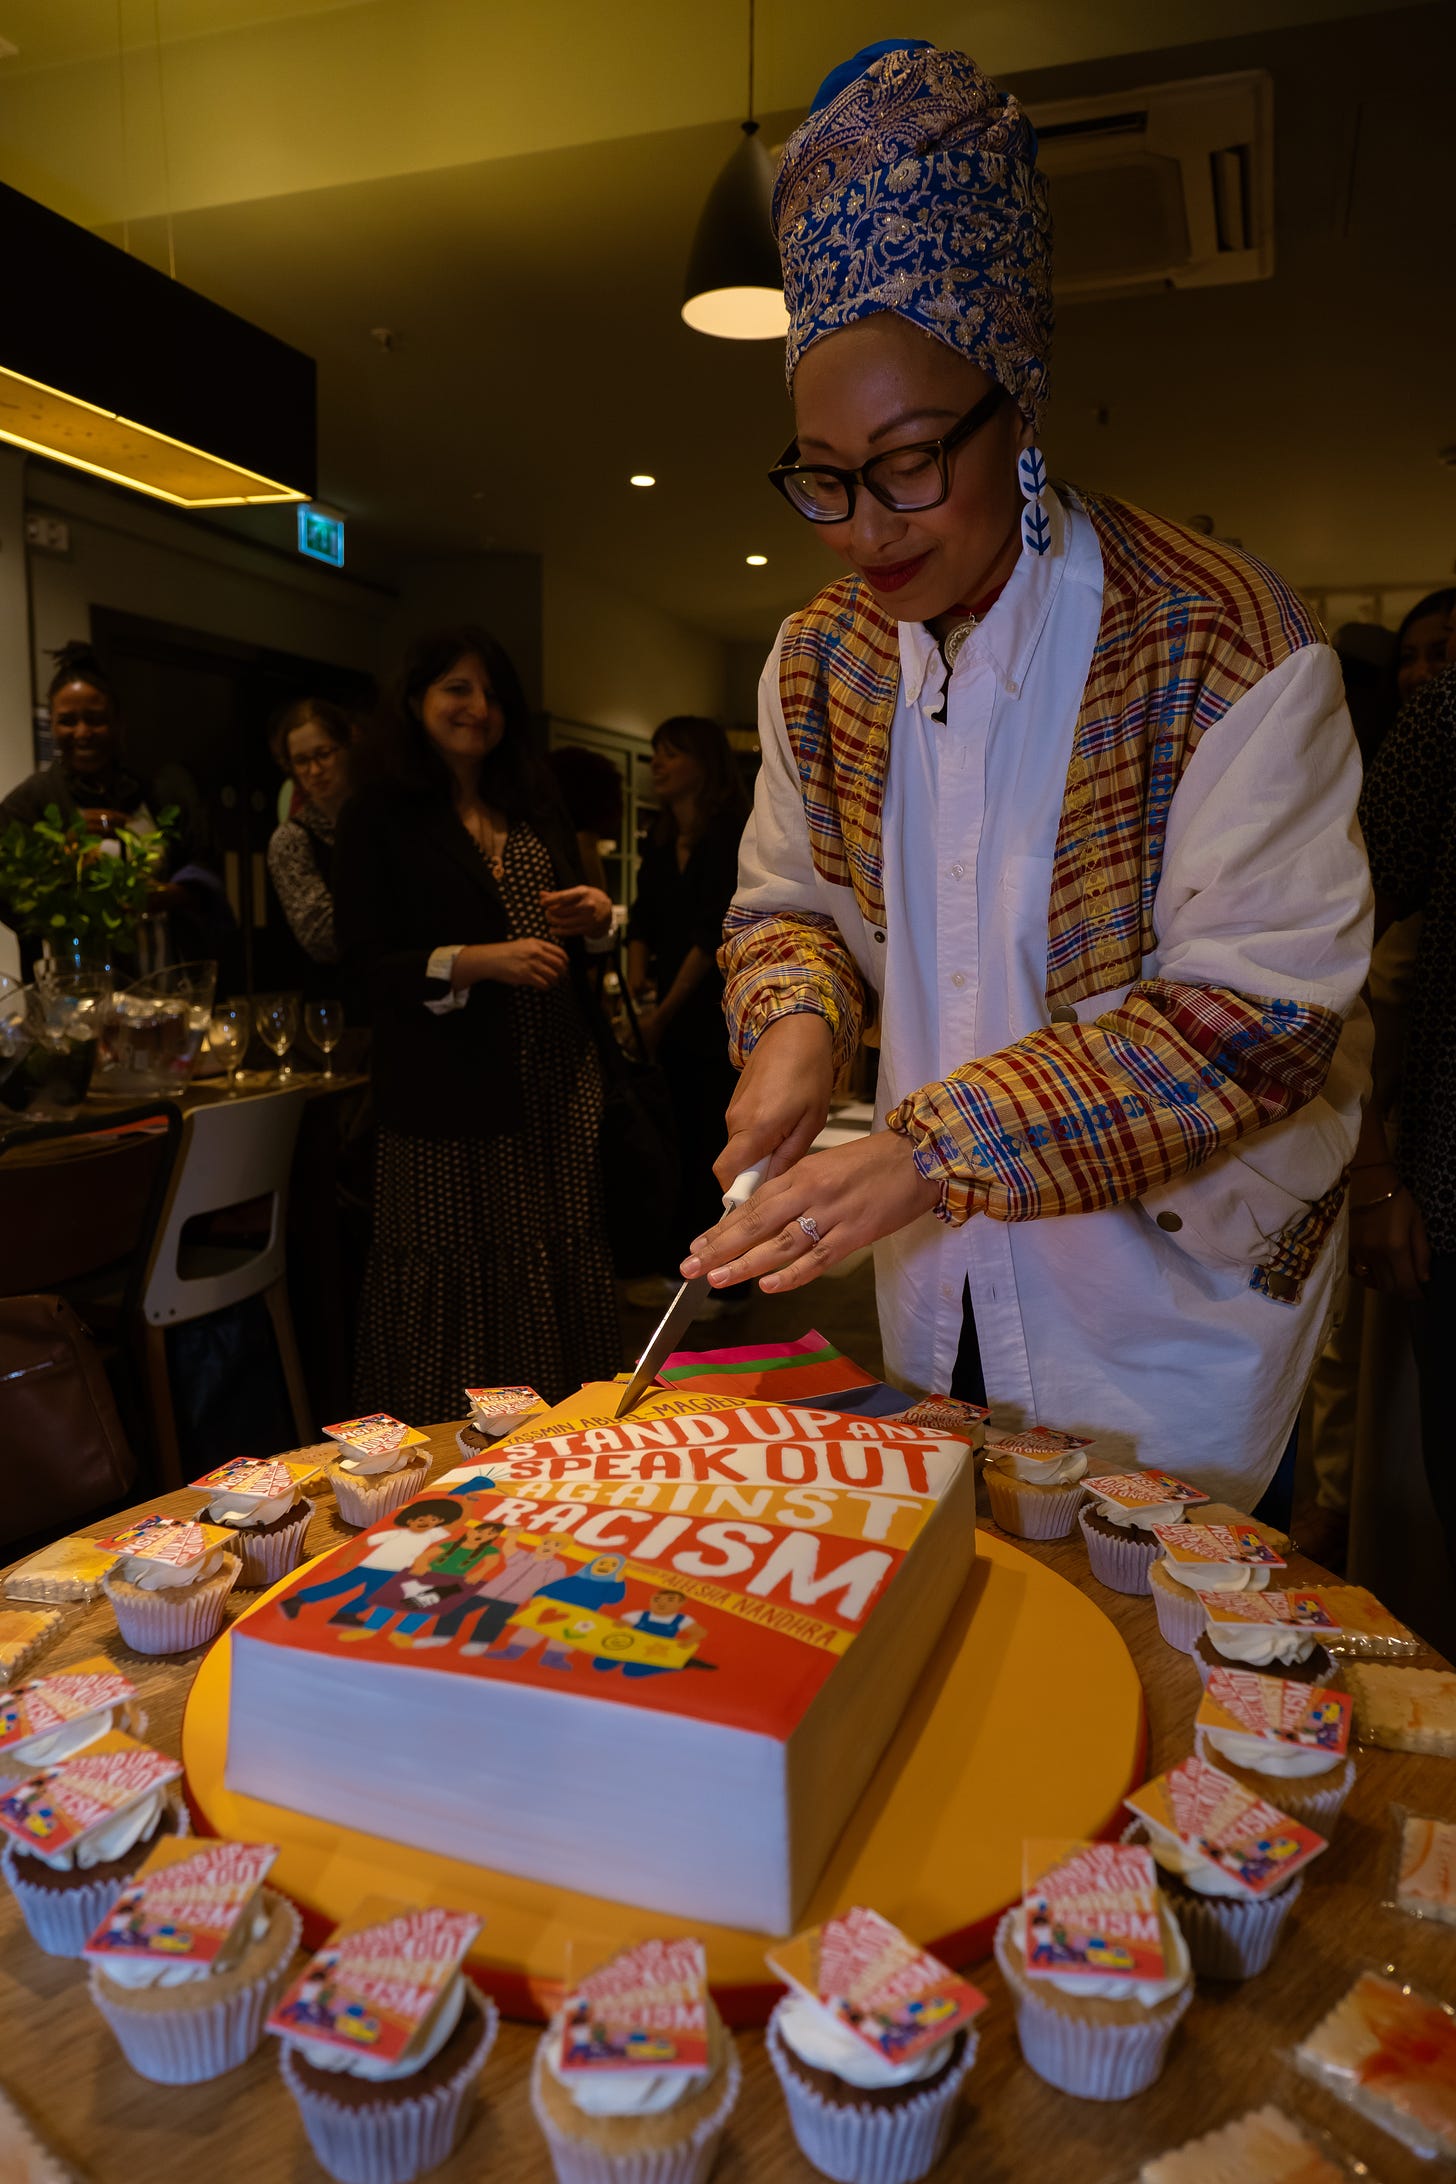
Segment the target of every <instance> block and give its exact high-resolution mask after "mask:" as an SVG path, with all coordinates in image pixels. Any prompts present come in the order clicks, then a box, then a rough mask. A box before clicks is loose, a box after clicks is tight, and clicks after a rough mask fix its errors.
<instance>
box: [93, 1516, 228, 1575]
mask: <svg viewBox="0 0 1456 2184" xmlns="http://www.w3.org/2000/svg"><path fill="white" fill-rule="evenodd" d="M99 1544H100V1545H101V1546H103V1547H109V1548H110V1549H111V1550H112V1551H113V1552H114V1553H116V1554H118V1555H129V1556H132V1557H134V1558H135V1559H136V1560H137V1561H139V1562H159V1563H163V1564H165V1565H166V1567H167V1568H168V1569H173V1570H185V1569H188V1568H190V1567H191V1565H192V1564H193V1563H194V1562H200V1561H201V1560H202V1558H203V1556H204V1555H209V1554H211V1553H212V1551H213V1549H214V1548H215V1547H229V1546H231V1545H232V1544H233V1536H232V1533H231V1532H229V1531H228V1529H227V1527H226V1526H225V1525H221V1524H199V1523H198V1522H197V1521H196V1520H195V1519H194V1518H192V1517H141V1518H139V1519H138V1521H137V1522H136V1523H135V1524H129V1525H128V1526H127V1527H126V1529H125V1531H121V1532H113V1533H112V1535H111V1537H110V1538H109V1539H103V1540H102V1541H100V1543H99Z"/></svg>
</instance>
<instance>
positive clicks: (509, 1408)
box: [455, 1388, 546, 1456]
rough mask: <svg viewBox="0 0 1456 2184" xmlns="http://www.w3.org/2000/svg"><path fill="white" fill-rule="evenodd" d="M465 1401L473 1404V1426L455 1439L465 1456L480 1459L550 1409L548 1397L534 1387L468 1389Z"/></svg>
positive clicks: (471, 1407) (460, 1431)
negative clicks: (488, 1449) (483, 1453)
mask: <svg viewBox="0 0 1456 2184" xmlns="http://www.w3.org/2000/svg"><path fill="white" fill-rule="evenodd" d="M465 1400H466V1402H467V1403H468V1404H469V1405H470V1423H469V1425H468V1426H462V1427H461V1428H460V1430H459V1432H458V1433H457V1434H456V1436H455V1439H456V1442H457V1443H458V1445H459V1448H460V1452H461V1454H462V1455H463V1456H478V1455H479V1454H480V1452H481V1450H482V1449H487V1448H491V1447H493V1446H494V1444H495V1443H496V1442H497V1441H500V1440H504V1438H505V1436H506V1435H507V1434H508V1433H516V1432H518V1431H519V1430H520V1428H521V1427H522V1426H523V1425H525V1423H526V1421H527V1419H528V1418H534V1416H535V1415H536V1413H537V1411H544V1410H545V1408H546V1399H545V1397H544V1396H540V1395H538V1394H537V1393H536V1390H535V1389H534V1388H467V1389H466V1391H465Z"/></svg>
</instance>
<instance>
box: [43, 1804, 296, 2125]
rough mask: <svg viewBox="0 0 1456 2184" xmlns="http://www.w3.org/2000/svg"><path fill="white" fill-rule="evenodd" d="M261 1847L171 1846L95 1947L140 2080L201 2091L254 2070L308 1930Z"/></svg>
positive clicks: (104, 2010)
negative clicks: (243, 2066)
mask: <svg viewBox="0 0 1456 2184" xmlns="http://www.w3.org/2000/svg"><path fill="white" fill-rule="evenodd" d="M276 1855H277V1853H276V1851H275V1850H274V1849H273V1848H272V1846H271V1845H261V1844H255V1843H206V1844H201V1845H195V1846H194V1845H192V1844H189V1843H178V1842H164V1843H159V1844H158V1845H157V1846H156V1847H155V1848H154V1849H153V1851H152V1852H151V1855H150V1856H149V1857H148V1859H147V1861H146V1864H145V1865H144V1866H143V1867H142V1868H141V1870H140V1872H139V1873H138V1874H137V1876H136V1878H135V1880H134V1881H133V1882H132V1883H131V1885H130V1886H129V1887H127V1888H125V1889H123V1890H122V1893H121V1895H120V1896H119V1897H118V1898H117V1900H116V1902H115V1904H114V1905H113V1906H112V1909H111V1911H110V1913H109V1914H108V1916H107V1917H106V1918H105V1919H104V1920H103V1921H102V1923H101V1925H100V1926H99V1927H98V1928H97V1930H96V1932H95V1933H94V1934H93V1935H92V1936H91V1938H90V1940H89V1941H88V1943H87V1945H86V1952H85V1953H86V1961H87V1963H88V1964H89V1965H90V1967H91V1999H92V2001H93V2002H94V2003H95V2005H96V2007H97V2009H98V2010H99V2011H100V2012H101V2015H102V2016H103V2017H104V2018H105V2019H106V2022H107V2023H108V2025H110V2027H111V2029H112V2031H113V2032H114V2033H115V2035H116V2038H117V2042H118V2044H119V2046H120V2048H121V2051H122V2053H123V2054H124V2055H125V2057H126V2059H127V2061H128V2062H129V2063H130V2064H131V2067H132V2069H133V2070H135V2071H136V2072H137V2074H138V2075H139V2076H140V2077H143V2078H150V2079H151V2080H152V2081H153V2082H154V2083H155V2084H157V2085H199V2084H201V2083H202V2082H203V2081H204V2080H205V2079H208V2078H218V2077H221V2075H222V2073H223V2072H224V2071H225V2070H235V2069H236V2068H237V2066H238V2065H239V2064H240V2063H245V2062H246V2061H247V2059H248V2057H249V2056H250V2055H251V2054H252V2053H253V2052H254V2050H255V2049H256V2047H257V2046H258V2043H259V2041H260V2040H261V2039H262V2037H263V2023H264V2020H265V2018H266V2017H267V2015H268V2012H269V2010H270V2009H271V2008H272V2007H273V2004H274V2003H275V2002H276V2001H277V2000H278V1997H279V1995H280V1994H281V1993H282V1991H283V1987H284V1984H285V1982H286V1980H287V1978H288V1969H289V1965H290V1963H291V1962H292V1958H293V1952H294V1950H295V1949H296V1948H297V1947H298V1937H299V1932H300V1926H301V1922H300V1920H299V1916H298V1913H297V1912H296V1911H295V1910H294V1908H293V1906H292V1904H290V1903H287V1902H286V1901H285V1900H284V1898H283V1897H282V1896H276V1895H274V1893H273V1892H272V1890H271V1889H267V1888H264V1887H263V1885H262V1883H263V1877H264V1875H265V1874H266V1873H267V1871H268V1868H269V1867H270V1866H271V1865H272V1863H273V1860H274V1858H275V1857H276Z"/></svg>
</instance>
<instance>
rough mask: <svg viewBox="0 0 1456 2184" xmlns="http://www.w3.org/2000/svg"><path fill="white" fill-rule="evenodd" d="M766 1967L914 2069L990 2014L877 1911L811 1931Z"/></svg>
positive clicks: (888, 2058)
mask: <svg viewBox="0 0 1456 2184" xmlns="http://www.w3.org/2000/svg"><path fill="white" fill-rule="evenodd" d="M768 1964H769V1968H770V1970H772V1971H775V1972H777V1973H778V1975H779V1977H780V1979H782V1980H785V1981H787V1983H788V1984H789V1985H790V1986H791V1987H797V1988H798V1990H799V1992H800V1993H801V1994H804V1995H807V1996H808V1998H809V2000H810V2001H811V2002H817V2003H818V2004H819V2006H820V2008H821V2009H825V2010H827V2011H828V2012H829V2013H830V2015H831V2016H833V2017H835V2018H837V2019H838V2021H839V2022H840V2024H842V2025H844V2026H846V2027H847V2028H848V2030H849V2031H850V2032H852V2033H854V2034H856V2035H857V2037H858V2038H859V2039H861V2040H862V2041H863V2042H864V2044H865V2046H866V2047H867V2048H871V2049H873V2051H874V2053H875V2054H876V2055H878V2056H880V2057H881V2058H882V2059H883V2060H884V2061H885V2062H890V2063H908V2062H912V2061H913V2060H914V2058H915V2057H916V2056H917V2055H923V2054H925V2053H926V2052H927V2050H929V2049H930V2048H933V2047H937V2046H939V2044H940V2042H941V2041H942V2040H949V2039H951V2038H952V2037H953V2036H954V2034H956V2033H957V2032H959V2031H960V2029H961V2027H962V2026H963V2025H968V2024H969V2023H970V2022H971V2019H972V2018H973V2017H975V2016H976V2015H977V2014H978V2013H979V2012H980V2011H981V2010H983V2009H984V2008H985V2007H986V1997H985V1996H984V1995H983V1994H982V1993H981V1992H980V1990H979V1988H976V1987H973V1986H972V1985H971V1984H970V1982H969V1980H965V1979H962V1978H961V1977H960V1975H959V1974H958V1973H956V1972H953V1971H952V1970H951V1969H950V1967H949V1965H946V1964H942V1963H941V1961H940V1959H939V1957H933V1956H931V1954H930V1953H929V1951H928V1950H926V1949H922V1948H920V1946H919V1945H918V1944H917V1943H916V1942H913V1941H911V1940H910V1938H909V1936H908V1935H906V1934H902V1933H901V1932H900V1929H899V1928H898V1927H897V1926H892V1925H891V1924H890V1922H889V1920H888V1919H885V1918H881V1916H880V1914H879V1912H878V1911H867V1910H863V1909H857V1910H853V1911H845V1912H842V1913H841V1914H840V1915H839V1916H838V1917H837V1918H832V1919H828V1920H826V1921H825V1923H824V1925H822V1926H813V1927H810V1928H809V1929H808V1931H807V1932H805V1933H802V1934H796V1935H795V1936H794V1938H793V1940H792V1941H785V1942H781V1943H780V1944H779V1945H778V1946H777V1947H776V1948H774V1949H772V1950H770V1951H769V1954H768Z"/></svg>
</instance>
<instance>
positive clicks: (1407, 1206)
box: [1350, 1170, 1431, 1304]
mask: <svg viewBox="0 0 1456 2184" xmlns="http://www.w3.org/2000/svg"><path fill="white" fill-rule="evenodd" d="M1391 1173H1392V1179H1394V1171H1393V1170H1392V1171H1391ZM1381 1180H1384V1178H1383V1177H1382V1179H1381ZM1350 1272H1351V1273H1352V1274H1353V1275H1354V1277H1355V1279H1356V1281H1357V1282H1364V1284H1365V1286H1366V1287H1367V1289H1378V1290H1380V1291H1382V1292H1383V1293H1384V1294H1386V1295H1388V1296H1393V1297H1403V1298H1404V1299H1405V1300H1406V1302H1407V1303H1412V1304H1413V1303H1414V1302H1415V1301H1416V1299H1417V1298H1418V1297H1419V1296H1420V1293H1421V1291H1422V1289H1423V1288H1424V1287H1425V1284H1426V1283H1427V1282H1428V1281H1429V1279H1430V1275H1431V1247H1430V1245H1429V1243H1428V1242H1427V1241H1426V1224H1425V1222H1424V1221H1423V1220H1422V1219H1421V1209H1420V1207H1419V1206H1418V1205H1417V1204H1416V1202H1415V1200H1414V1198H1413V1197H1412V1196H1411V1194H1410V1192H1409V1191H1408V1190H1407V1189H1406V1187H1405V1185H1404V1184H1403V1183H1402V1184H1400V1185H1399V1187H1398V1188H1397V1190H1396V1193H1395V1196H1394V1197H1393V1198H1387V1199H1385V1200H1384V1201H1383V1202H1382V1203H1381V1204H1379V1205H1372V1206H1356V1205H1352V1206H1351V1208H1350Z"/></svg>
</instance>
